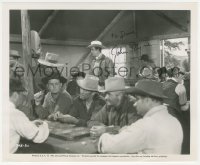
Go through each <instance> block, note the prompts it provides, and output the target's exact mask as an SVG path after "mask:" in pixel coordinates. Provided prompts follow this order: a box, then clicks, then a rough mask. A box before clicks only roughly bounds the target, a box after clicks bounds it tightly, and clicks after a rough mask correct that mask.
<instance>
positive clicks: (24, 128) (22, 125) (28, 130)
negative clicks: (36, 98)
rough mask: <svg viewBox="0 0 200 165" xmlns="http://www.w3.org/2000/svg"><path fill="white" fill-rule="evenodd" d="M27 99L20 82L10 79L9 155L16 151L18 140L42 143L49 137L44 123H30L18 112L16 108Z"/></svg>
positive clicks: (38, 121)
mask: <svg viewBox="0 0 200 165" xmlns="http://www.w3.org/2000/svg"><path fill="white" fill-rule="evenodd" d="M25 97H27V91H26V89H25V88H24V87H23V85H22V82H21V81H20V80H16V79H13V78H11V79H10V134H9V137H10V139H9V142H10V145H9V146H10V153H15V152H16V151H17V150H18V147H19V146H20V145H19V142H20V138H25V139H28V140H31V141H33V142H34V143H43V142H44V141H45V140H46V139H47V138H48V136H49V129H48V124H47V123H46V122H44V121H40V120H34V121H30V120H29V119H28V118H27V116H26V115H25V114H24V113H23V112H21V111H20V110H18V107H19V106H20V105H21V104H22V103H23V100H24V98H25Z"/></svg>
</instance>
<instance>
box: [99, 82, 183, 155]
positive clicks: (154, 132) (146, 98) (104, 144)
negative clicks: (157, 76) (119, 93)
mask: <svg viewBox="0 0 200 165" xmlns="http://www.w3.org/2000/svg"><path fill="white" fill-rule="evenodd" d="M128 92H129V93H133V94H135V95H136V98H137V102H136V103H135V106H136V109H137V113H138V114H140V115H142V116H143V118H142V119H140V120H138V121H136V122H135V123H133V124H131V125H130V126H127V127H123V128H122V129H121V130H120V131H119V134H116V135H111V134H108V133H105V134H103V135H102V136H101V137H100V139H99V143H98V150H99V152H100V153H116V154H117V153H120V154H126V153H142V154H180V153H181V145H182V141H183V131H182V128H181V124H180V122H179V121H178V120H177V119H176V118H175V117H173V116H172V115H171V114H169V113H168V111H167V107H166V106H165V105H163V99H165V98H166V96H165V95H164V94H163V89H162V84H161V83H160V82H156V81H150V80H141V81H139V82H138V83H137V85H136V87H133V88H132V89H129V91H128Z"/></svg>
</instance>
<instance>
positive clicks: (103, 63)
mask: <svg viewBox="0 0 200 165" xmlns="http://www.w3.org/2000/svg"><path fill="white" fill-rule="evenodd" d="M95 62H99V68H100V70H99V73H98V75H95V76H98V78H99V85H100V86H104V84H105V80H106V79H107V78H108V77H113V76H114V74H115V71H114V63H113V61H112V60H111V59H110V58H108V57H106V56H105V55H104V54H102V56H101V58H100V59H98V60H93V61H92V64H91V70H90V74H94V66H95Z"/></svg>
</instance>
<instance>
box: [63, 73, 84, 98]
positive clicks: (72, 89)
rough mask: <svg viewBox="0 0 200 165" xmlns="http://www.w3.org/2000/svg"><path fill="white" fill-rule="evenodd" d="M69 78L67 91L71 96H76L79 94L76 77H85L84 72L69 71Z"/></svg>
mask: <svg viewBox="0 0 200 165" xmlns="http://www.w3.org/2000/svg"><path fill="white" fill-rule="evenodd" d="M71 76H72V78H71V80H70V81H69V83H68V84H67V89H66V90H67V92H69V94H70V95H71V96H72V98H75V97H77V96H78V95H79V94H80V87H79V86H78V84H77V80H78V79H83V78H85V73H84V72H79V71H75V72H71Z"/></svg>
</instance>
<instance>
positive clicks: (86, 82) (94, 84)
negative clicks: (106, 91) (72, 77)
mask: <svg viewBox="0 0 200 165" xmlns="http://www.w3.org/2000/svg"><path fill="white" fill-rule="evenodd" d="M98 80H99V79H98V78H97V77H95V76H93V75H86V76H85V78H84V79H79V80H77V84H78V86H79V87H81V88H83V89H85V90H89V91H97V90H98Z"/></svg>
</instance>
